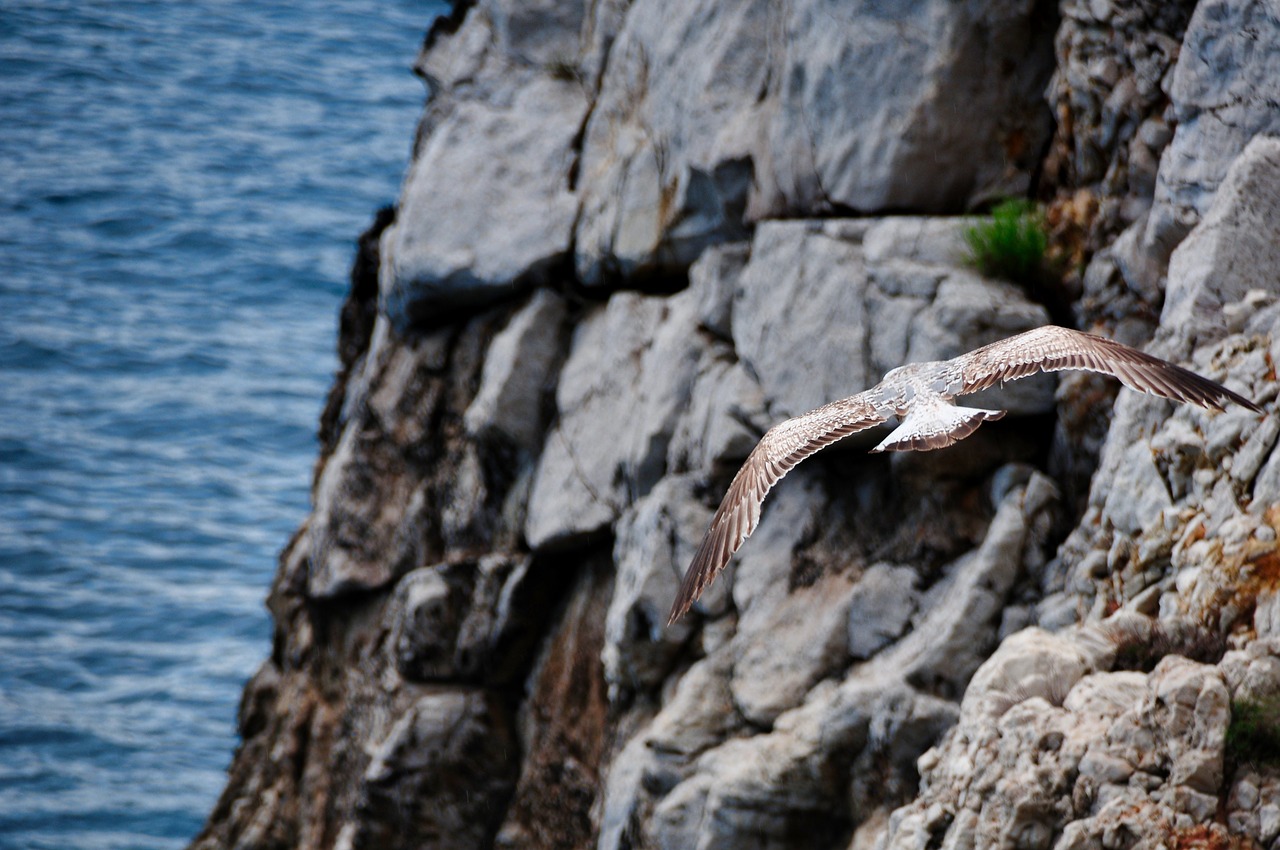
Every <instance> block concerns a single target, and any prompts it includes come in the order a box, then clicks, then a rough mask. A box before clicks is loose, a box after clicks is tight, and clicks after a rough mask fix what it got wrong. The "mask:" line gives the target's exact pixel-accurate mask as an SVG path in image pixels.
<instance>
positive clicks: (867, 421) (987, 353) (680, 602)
mask: <svg viewBox="0 0 1280 850" xmlns="http://www.w3.org/2000/svg"><path fill="white" fill-rule="evenodd" d="M1063 369H1083V370H1087V371H1090V372H1101V373H1102V374H1104V375H1110V376H1112V377H1113V378H1119V379H1120V382H1121V383H1123V384H1124V385H1125V386H1127V387H1130V388H1132V389H1135V390H1139V391H1141V392H1145V393H1151V394H1153V395H1158V396H1163V397H1165V398H1169V399H1173V400H1174V401H1180V402H1190V403H1191V404H1198V405H1200V406H1201V407H1204V408H1212V409H1215V410H1223V409H1225V408H1224V406H1223V405H1224V403H1225V402H1226V401H1233V402H1235V403H1236V404H1239V405H1241V406H1243V407H1246V408H1248V409H1249V410H1252V411H1254V412H1255V413H1264V412H1265V411H1263V409H1262V408H1261V407H1259V406H1258V405H1256V404H1254V403H1253V402H1252V401H1250V400H1249V399H1247V398H1245V397H1244V396H1241V395H1239V394H1237V393H1234V392H1232V391H1231V390H1229V389H1227V388H1226V387H1224V386H1222V385H1221V384H1218V383H1215V382H1213V381H1211V380H1209V379H1208V378H1205V377H1202V376H1200V375H1197V374H1196V373H1195V372H1192V371H1190V370H1188V369H1184V368H1182V367H1181V366H1175V365H1174V364H1173V363H1169V362H1168V361H1165V360H1161V359H1160V358H1159V357H1154V356H1152V355H1150V354H1147V353H1146V352H1143V351H1139V350H1138V349H1136V348H1130V347H1129V346H1127V345H1123V344H1121V343H1118V342H1115V341H1114V340H1110V339H1106V338H1105V337H1100V336H1095V335H1094V334H1089V333H1084V332H1083V331H1076V330H1071V329H1070V328H1062V327H1057V326H1054V325H1046V326H1044V327H1040V328H1035V329H1034V330H1029V331H1026V332H1025V333H1020V334H1017V335H1016V336H1011V337H1009V338H1008V339H1002V340H1000V341H999V342H993V343H991V344H990V345H984V346H983V347H981V348H978V349H975V350H973V351H970V352H969V353H968V354H962V355H960V356H959V357H955V358H952V359H951V360H936V361H931V362H928V363H909V364H907V365H905V366H899V367H898V368H897V369H894V370H892V371H891V372H889V373H888V374H887V375H885V376H884V379H883V380H882V381H880V383H878V384H876V385H875V386H874V387H872V388H871V389H869V390H865V391H863V392H860V393H858V394H857V395H854V396H850V397H849V398H845V399H841V400H840V401H833V402H831V403H830V404H827V405H824V406H822V407H819V408H817V409H816V410H811V411H809V412H808V413H806V414H804V415H802V416H797V417H795V418H794V419H788V420H787V421H785V422H782V423H780V424H778V425H775V426H774V427H773V428H770V429H769V431H768V432H767V433H766V434H765V435H764V437H762V438H761V439H760V442H759V443H757V444H756V447H755V448H754V449H752V451H751V454H750V455H748V456H747V460H746V462H745V463H743V465H742V468H741V469H739V470H738V474H737V475H735V476H734V477H733V482H732V483H731V484H730V485H729V492H728V493H726V494H725V497H724V501H722V502H721V503H720V508H719V510H717V511H716V514H715V516H714V517H713V518H712V520H711V527H710V528H708V529H707V533H706V536H705V537H703V538H702V545H701V546H699V547H698V552H697V554H696V555H694V557H693V562H692V563H691V564H690V565H689V570H688V572H686V573H685V576H684V581H683V582H682V583H681V585H680V592H679V593H678V594H677V595H676V599H675V603H674V604H673V605H672V606H671V615H670V616H669V617H668V619H667V625H668V626H670V625H672V624H673V623H675V621H676V620H678V619H680V617H682V616H683V615H684V614H685V613H686V612H687V611H688V610H689V607H690V606H691V605H693V603H694V602H695V601H696V600H697V599H698V597H699V596H701V595H702V592H703V591H704V590H706V588H707V585H709V584H711V582H712V581H713V580H715V577H716V576H717V575H719V574H720V571H721V570H723V569H724V568H725V565H727V564H728V563H729V559H730V558H732V557H733V553H734V552H737V551H738V549H739V548H740V547H741V546H742V544H743V543H744V542H745V541H746V539H747V537H749V536H750V535H751V532H753V531H755V529H756V525H757V524H759V522H760V508H761V506H762V505H763V504H764V499H765V496H766V495H768V493H769V491H770V490H771V489H773V486H774V485H775V484H777V483H778V482H779V481H780V480H781V479H782V477H783V476H784V475H786V474H787V473H788V472H790V471H791V470H792V469H793V468H794V467H795V466H796V464H798V463H800V461H802V460H804V459H805V458H807V457H809V455H811V454H813V453H814V452H817V451H818V450H820V449H824V448H826V447H827V446H829V445H831V444H832V443H834V442H836V441H837V440H841V439H844V438H845V437H847V436H849V435H850V434H856V433H857V432H859V431H865V430H866V429H868V428H873V427H875V426H876V425H879V424H880V423H882V422H884V421H886V420H887V419H889V418H890V417H893V416H897V417H899V419H900V424H899V425H898V427H897V428H896V429H894V431H893V432H892V433H890V434H889V436H887V437H885V438H884V440H883V441H882V442H881V443H880V444H879V445H877V446H876V447H875V448H873V449H872V450H871V451H872V452H902V451H918V452H927V451H932V450H933V449H941V448H945V447H947V446H950V445H953V444H954V443H956V442H959V441H960V440H963V439H964V438H965V437H968V436H969V435H970V434H972V433H973V432H974V431H976V430H978V426H979V425H981V424H982V423H983V422H988V421H993V420H996V419H999V418H1001V417H1002V416H1004V415H1005V413H1006V411H1003V410H982V409H979V408H973V407H961V406H959V405H957V404H956V403H955V399H956V397H957V396H962V395H968V394H969V393H976V392H978V391H979V390H985V389H987V388H988V387H992V386H995V385H996V384H997V383H999V384H1003V383H1004V382H1005V381H1016V380H1017V379H1019V378H1025V377H1027V376H1029V375H1034V374H1036V373H1037V372H1058V371H1061V370H1063Z"/></svg>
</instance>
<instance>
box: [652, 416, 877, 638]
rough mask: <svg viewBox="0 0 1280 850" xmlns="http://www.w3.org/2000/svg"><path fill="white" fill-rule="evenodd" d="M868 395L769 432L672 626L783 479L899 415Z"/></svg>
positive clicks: (729, 499)
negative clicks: (813, 456) (835, 446)
mask: <svg viewBox="0 0 1280 850" xmlns="http://www.w3.org/2000/svg"><path fill="white" fill-rule="evenodd" d="M868 395H869V393H862V394H860V395H856V396H852V397H851V398H846V399H841V400H840V401H836V402H832V403H831V404H828V405H825V406H823V407H819V408H818V409H817V410H812V411H810V412H808V413H806V414H805V415H803V416H797V417H796V418H794V419H788V420H787V421H786V422H782V423H780V424H778V425H775V426H774V427H773V428H771V429H769V431H768V433H766V434H765V435H764V437H762V438H761V439H760V442H759V443H757V444H756V447H755V448H754V449H753V450H752V451H751V454H750V455H749V456H748V457H747V460H746V462H745V463H743V464H742V468H741V469H739V470H738V474H737V475H735V476H734V477H733V483H731V484H730V485H729V492H728V493H726V494H725V497H724V500H723V501H721V502H720V509H719V510H717V511H716V515H715V516H714V517H713V518H712V520H711V527H710V528H708V529H707V533H706V536H704V537H703V538H702V545H701V546H700V547H698V552H697V554H696V555H695V556H694V558H693V563H692V564H690V565H689V570H688V572H686V573H685V576H684V581H683V582H682V583H681V585H680V592H679V594H677V595H676V601H675V604H674V605H673V606H672V608H671V616H670V618H669V619H668V620H667V624H668V625H670V624H671V623H674V622H675V621H676V619H677V618H678V617H680V616H681V615H682V614H684V613H685V612H686V611H688V610H689V606H690V605H692V604H693V602H694V600H696V599H697V598H698V597H699V596H701V595H702V591H703V590H705V589H706V587H707V585H709V584H711V582H712V580H713V579H715V577H716V576H717V575H719V573H720V571H721V570H722V569H724V567H725V565H726V564H728V563H729V559H730V558H732V557H733V553H734V552H737V551H738V547H740V546H741V545H742V543H743V541H744V540H746V539H747V537H748V536H749V535H750V534H751V532H753V531H755V530H756V525H757V524H759V522H760V506H761V505H763V504H764V497H765V496H766V495H768V493H769V491H770V490H771V489H773V485H775V484H777V483H778V482H779V481H780V480H781V479H782V476H784V475H786V474H787V473H788V472H790V471H791V469H792V468H793V467H794V466H795V465H796V464H797V463H799V462H800V461H802V460H804V459H805V458H807V457H808V456H809V455H811V454H813V453H814V452H816V451H818V450H819V449H823V448H825V447H827V446H829V445H831V444H832V443H834V442H836V441H837V440H840V439H841V438H843V437H847V436H849V435H850V434H855V433H857V432H858V431H865V430H866V429H868V428H872V427H874V426H876V425H879V424H880V423H881V422H884V421H885V420H887V419H888V418H889V417H890V416H892V415H893V413H894V411H893V409H892V408H888V407H883V406H881V405H876V404H873V403H872V402H871V401H870V400H869V399H868V398H866V396H868Z"/></svg>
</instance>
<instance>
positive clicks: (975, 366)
mask: <svg viewBox="0 0 1280 850" xmlns="http://www.w3.org/2000/svg"><path fill="white" fill-rule="evenodd" d="M950 362H951V364H954V366H953V368H955V369H958V370H959V377H960V379H961V380H960V383H961V389H960V391H959V392H958V393H957V395H965V394H966V393H972V392H977V391H978V390H985V389H986V388H987V387H990V386H993V385H995V384H998V383H1003V382H1004V381H1015V380H1017V379H1018V378H1025V377H1027V376H1028V375H1034V374H1035V373H1036V372H1057V371H1060V370H1062V369H1085V370H1087V371H1090V372H1101V373H1102V374H1104V375H1111V376H1112V377H1115V378H1119V379H1120V381H1121V383H1123V384H1124V385H1125V386H1128V387H1131V388H1132V389H1135V390H1139V391H1141V392H1145V393H1151V394H1152V395H1158V396H1164V397H1165V398H1170V399H1173V400H1175V401H1183V402H1190V403H1191V404H1198V405H1200V406H1201V407H1207V408H1216V409H1218V410H1222V409H1223V406H1224V404H1225V403H1226V402H1227V401H1233V402H1235V403H1236V404H1239V405H1242V406H1244V407H1247V408H1248V409H1249V410H1252V411H1254V412H1256V413H1262V412H1264V411H1263V410H1262V408H1260V407H1258V405H1256V404H1254V403H1253V402H1252V401H1250V400H1249V399H1247V398H1245V397H1244V396H1242V395H1240V394H1239V393H1235V392H1232V391H1231V390H1229V389H1227V388H1226V387H1224V386H1222V385H1221V384H1219V383H1217V382H1216V381H1211V380H1209V379H1208V378H1206V377H1204V376H1203V375H1197V374H1196V373H1195V372H1192V371H1191V370H1190V369H1184V368H1182V367H1181V366H1178V365H1176V364H1173V363H1170V362H1168V361H1167V360H1161V359H1160V358H1159V357H1156V356H1155V355H1152V354H1147V353H1146V352H1145V351H1139V350H1138V349H1136V348H1131V347H1129V346H1127V345H1124V344H1123V343H1119V342H1116V341H1115V340H1111V339H1107V338H1106V337H1101V336H1095V335H1093V334H1090V333H1085V332H1084V331H1076V330H1071V329H1070V328H1060V327H1056V326H1054V325H1046V326H1044V327H1040V328H1035V329H1034V330H1029V331H1026V332H1025V333H1020V334H1018V335H1017V336H1011V337H1009V338H1008V339H1002V340H1000V341H999V342H993V343H991V344H990V345H984V346H983V347H982V348H979V349H975V350H974V351H971V352H969V353H968V354H963V355H961V356H960V357H957V358H955V359H954V360H952V361H950Z"/></svg>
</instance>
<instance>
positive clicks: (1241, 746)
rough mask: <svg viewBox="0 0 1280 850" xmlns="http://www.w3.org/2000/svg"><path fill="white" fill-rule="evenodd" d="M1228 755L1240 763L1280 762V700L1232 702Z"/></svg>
mask: <svg viewBox="0 0 1280 850" xmlns="http://www.w3.org/2000/svg"><path fill="white" fill-rule="evenodd" d="M1227 756H1228V757H1229V758H1231V759H1233V760H1234V761H1235V762H1236V763H1237V764H1275V763H1277V762H1280V697H1275V696H1273V697H1269V698H1266V699H1260V700H1250V699H1237V700H1232V701H1231V725H1230V726H1228V727H1227Z"/></svg>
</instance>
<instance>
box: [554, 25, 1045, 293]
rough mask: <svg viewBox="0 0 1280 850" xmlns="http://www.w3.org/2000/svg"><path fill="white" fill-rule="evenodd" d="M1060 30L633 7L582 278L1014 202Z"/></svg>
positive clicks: (603, 134) (606, 81)
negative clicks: (844, 220)
mask: <svg viewBox="0 0 1280 850" xmlns="http://www.w3.org/2000/svg"><path fill="white" fill-rule="evenodd" d="M1052 20H1053V16H1052V13H1051V11H1050V9H1049V8H1048V6H1047V5H1046V4H1044V3H1035V2H1020V3H1004V4H999V5H998V6H984V5H982V4H960V5H956V4H951V3H942V2H915V3H906V4H893V5H891V6H878V5H876V4H871V3H856V4H852V5H849V6H844V7H841V8H838V9H837V8H834V7H832V6H830V5H829V4H827V3H823V2H817V0H814V2H810V0H802V2H794V3H787V4H781V5H780V4H777V3H769V2H765V0H750V2H743V3H733V4H728V5H726V4H722V3H716V2H714V0H699V2H691V3H687V2H675V0H641V2H635V3H632V4H631V5H630V7H629V8H628V10H627V14H626V19H625V22H624V24H623V27H622V30H621V32H620V33H619V35H618V37H617V40H616V41H615V42H614V44H613V49H612V52H611V54H610V61H609V64H608V67H607V68H606V70H605V75H604V78H603V80H602V82H601V86H600V91H599V95H598V98H597V100H596V103H595V108H594V109H593V111H592V114H591V118H590V120H589V122H588V126H587V134H586V137H585V139H584V143H583V152H582V169H581V194H582V210H583V216H582V218H581V219H580V221H579V225H578V228H577V250H578V257H577V264H578V270H579V274H580V275H581V276H582V278H583V280H584V281H585V282H586V283H588V284H589V285H590V284H594V283H602V282H607V281H609V280H611V279H616V278H617V277H618V276H624V277H625V276H628V275H636V274H644V273H653V272H661V271H663V270H670V269H678V268H680V267H685V266H688V265H689V263H691V262H692V261H693V260H694V259H695V258H696V257H697V256H698V254H699V253H700V252H701V251H702V250H703V249H704V248H706V247H707V246H708V245H711V244H715V243H717V242H723V241H726V240H733V239H739V238H742V236H743V229H742V228H743V225H744V215H745V216H746V218H747V219H752V220H754V219H760V218H763V217H766V216H783V215H786V216H794V215H796V214H797V213H800V214H804V213H813V212H818V211H820V212H828V211H832V210H841V209H855V210H861V211H865V212H875V211H880V210H890V209H904V208H906V209H915V210H921V211H926V212H952V213H955V212H962V211H964V210H965V209H966V208H968V207H969V206H971V205H973V204H974V203H977V202H981V201H983V200H985V199H989V198H992V197H997V196H1000V195H1006V194H1016V193H1019V192H1022V191H1025V189H1026V187H1027V185H1028V181H1029V175H1030V172H1031V170H1032V163H1033V162H1034V158H1035V156H1036V152H1037V151H1038V150H1039V148H1040V146H1041V144H1042V143H1043V140H1044V139H1045V138H1046V137H1047V134H1048V132H1049V122H1048V114H1047V110H1046V109H1045V107H1044V105H1043V103H1042V102H1041V91H1042V90H1043V87H1044V83H1045V81H1046V80H1047V79H1048V75H1049V73H1050V70H1051V67H1052V47H1051V41H1052V38H1053V32H1052V26H1051V22H1052ZM688 56H698V57H700V59H699V61H698V62H697V63H694V64H692V65H690V63H688V62H687V61H685V60H684V57H688ZM1014 68H1017V69H1018V70H1017V71H1016V72H1013V71H1012V69H1014ZM957 104H964V107H963V109H958V108H957ZM975 116H984V117H983V118H980V119H977V120H975Z"/></svg>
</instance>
